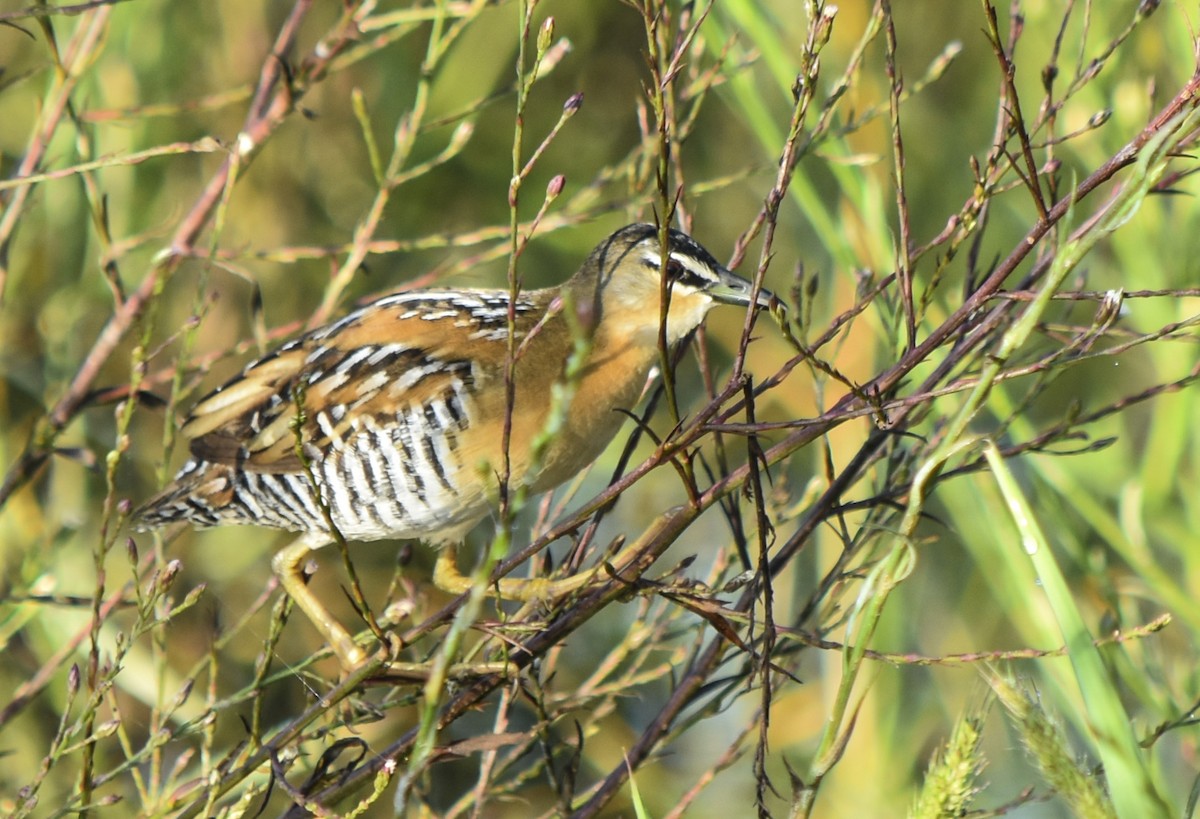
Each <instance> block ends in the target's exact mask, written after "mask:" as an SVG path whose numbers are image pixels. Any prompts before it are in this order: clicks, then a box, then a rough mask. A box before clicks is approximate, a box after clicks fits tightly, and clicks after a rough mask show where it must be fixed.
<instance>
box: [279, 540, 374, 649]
mask: <svg viewBox="0 0 1200 819" xmlns="http://www.w3.org/2000/svg"><path fill="white" fill-rule="evenodd" d="M321 545H323V544H321V543H313V542H312V541H311V540H309V539H308V538H304V537H302V538H299V539H297V540H296V541H294V542H293V543H291V544H290V545H288V546H286V547H285V548H283V549H282V550H280V551H279V552H277V553H276V555H275V557H274V559H273V560H272V561H271V566H272V568H274V569H275V574H276V575H277V576H278V577H279V582H280V583H281V584H282V585H283V590H284V591H285V592H287V594H288V596H289V597H291V598H292V600H293V601H294V602H295V604H296V605H297V606H299V607H300V610H301V611H303V612H304V614H305V615H306V616H307V617H308V619H309V620H310V621H312V624H313V625H314V626H316V627H317V631H319V632H321V636H322V637H324V638H325V642H326V643H328V644H329V647H330V648H332V649H333V653H334V654H336V655H337V658H338V660H339V661H340V662H341V664H342V668H344V669H346V670H350V669H352V668H355V667H357V666H358V665H360V664H361V663H362V661H363V660H365V659H366V657H367V655H366V652H364V651H363V650H362V649H361V648H359V647H358V645H356V644H355V642H354V638H353V637H351V636H350V632H348V631H346V629H344V628H343V627H342V625H341V624H340V623H338V621H337V620H335V619H333V615H332V614H330V613H329V610H328V609H327V608H325V607H324V606H323V605H321V601H320V600H318V599H317V596H316V595H315V594H313V593H312V591H311V590H310V589H309V588H308V585H307V584H306V583H305V582H304V561H305V560H306V559H307V558H308V554H309V552H311V551H313V550H314V549H316V548H319V547H320V546H321Z"/></svg>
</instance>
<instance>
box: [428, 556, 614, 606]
mask: <svg viewBox="0 0 1200 819" xmlns="http://www.w3.org/2000/svg"><path fill="white" fill-rule="evenodd" d="M596 573H597V569H589V570H588V571H585V572H580V573H579V574H577V575H575V576H573V577H564V578H562V579H560V580H550V579H548V578H544V577H534V578H530V579H520V578H508V577H502V578H500V580H499V581H497V582H496V583H494V584H492V585H489V586H488V593H489V594H495V595H496V596H497V597H499V598H500V599H502V600H519V601H521V602H530V601H537V600H548V599H550V598H552V597H561V596H563V595H564V594H570V593H571V592H573V591H576V590H577V589H581V588H583V587H584V586H586V585H587V584H588V583H590V582H592V580H593V579H594V578H595V577H596ZM433 585H435V586H437V587H438V588H439V589H441V590H442V591H444V592H449V593H450V594H466V593H467V592H469V591H470V590H471V585H472V584H471V578H469V577H467V576H466V575H464V574H462V572H460V571H459V570H458V546H457V545H455V544H448V545H446V546H444V547H442V549H441V551H440V553H439V554H438V559H437V563H435V564H434V566H433Z"/></svg>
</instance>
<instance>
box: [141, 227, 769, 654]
mask: <svg viewBox="0 0 1200 819" xmlns="http://www.w3.org/2000/svg"><path fill="white" fill-rule="evenodd" d="M662 236H663V234H662V233H661V232H660V230H659V228H658V227H657V226H655V225H651V224H631V225H627V226H625V227H622V228H620V229H619V230H617V231H616V232H614V233H613V234H611V235H610V236H609V237H608V238H606V239H604V240H603V241H602V242H600V244H599V245H597V246H596V248H595V249H594V250H593V251H592V252H591V254H590V255H589V256H588V257H587V259H586V260H585V261H584V263H583V264H582V266H581V267H580V268H579V270H578V271H577V272H576V273H575V274H574V275H573V276H571V277H570V278H569V279H568V280H567V281H566V282H564V283H562V284H560V285H558V286H554V287H548V288H544V289H531V290H518V292H517V293H516V294H515V296H514V295H513V294H512V293H511V292H510V291H508V290H486V289H468V288H461V289H418V290H411V291H405V292H400V293H397V294H392V295H387V296H384V297H382V298H379V299H377V300H375V301H372V302H369V303H367V304H366V305H364V306H362V307H359V308H358V309H355V310H353V311H352V312H350V313H348V314H347V315H345V316H344V317H342V318H340V319H338V320H336V321H333V322H332V323H330V324H327V325H325V326H322V327H319V328H317V329H314V330H311V331H309V332H306V333H304V334H303V335H301V336H299V337H298V338H296V339H294V340H292V341H289V342H287V343H285V344H283V345H282V346H280V347H278V348H277V349H275V350H273V351H271V352H268V353H267V354H266V355H264V356H263V357H261V358H259V359H257V360H255V361H252V362H251V363H249V364H247V365H246V366H245V368H244V369H243V370H242V371H241V372H240V373H239V374H237V375H236V376H234V377H233V378H231V379H230V380H229V381H228V382H226V383H225V384H224V385H222V386H220V387H218V388H217V389H215V390H213V391H212V392H211V393H209V394H208V395H206V396H205V397H203V398H202V399H200V400H199V401H198V402H197V403H196V404H195V406H194V407H193V408H192V409H191V411H190V413H189V414H188V415H187V417H186V418H185V420H184V422H183V424H182V428H181V433H182V435H183V437H184V438H186V439H188V441H189V443H188V448H189V456H190V457H189V458H188V460H187V462H186V463H185V464H184V465H183V467H182V468H181V469H180V470H179V472H178V474H176V475H175V477H174V479H173V480H172V481H171V482H170V483H169V484H168V485H167V486H166V487H165V488H164V489H163V490H162V491H161V492H159V493H158V494H157V495H155V496H154V497H152V498H151V499H150V500H148V501H147V502H146V503H145V504H144V505H142V506H141V507H140V508H139V509H137V510H136V511H135V512H134V514H133V518H134V522H135V528H137V529H140V530H143V531H144V530H149V529H154V528H159V527H163V526H167V525H170V524H175V523H177V522H189V523H191V524H192V525H194V526H196V527H197V528H206V527H214V526H223V525H230V524H251V525H256V526H263V527H270V528H274V529H282V530H288V531H292V532H297V533H299V536H298V538H297V539H296V540H295V541H294V542H292V543H291V544H290V545H288V546H286V547H285V548H283V549H282V550H280V551H279V552H278V553H277V554H276V555H275V557H274V559H273V562H272V565H273V568H274V571H275V573H276V574H277V575H278V577H279V580H280V583H281V585H282V586H283V589H284V591H285V592H286V593H287V594H288V595H289V596H290V597H291V598H292V600H293V601H294V602H295V603H296V605H297V606H299V608H300V609H301V610H302V611H303V612H304V613H305V615H307V617H308V619H309V620H310V621H311V622H312V623H313V625H314V626H315V627H316V629H317V630H318V631H319V632H320V633H321V636H322V637H323V638H324V640H325V641H326V643H327V644H328V645H329V646H330V648H332V650H333V652H334V654H335V655H336V656H337V658H338V660H339V661H340V663H341V665H342V666H343V668H344V669H347V670H350V669H353V668H355V667H357V666H359V665H360V664H361V663H362V662H363V661H364V660H365V659H366V657H367V655H366V653H365V651H364V650H363V649H362V648H361V647H360V646H359V645H358V644H357V643H356V642H355V640H354V638H353V637H351V635H350V634H349V632H348V631H347V630H346V629H345V628H344V627H343V626H342V625H341V624H340V623H338V622H337V621H336V619H335V618H334V617H333V615H332V614H331V613H330V612H329V611H328V610H327V609H326V608H325V606H324V605H323V604H322V603H321V601H320V600H319V599H318V598H317V596H316V595H315V594H314V593H313V592H312V591H311V590H310V589H309V588H308V586H307V585H306V583H305V576H304V565H305V563H306V561H307V559H308V556H309V554H310V553H311V552H312V551H313V550H315V549H318V548H320V547H322V546H325V545H328V544H330V543H333V542H335V541H336V539H337V537H338V536H339V535H340V537H341V538H342V539H344V540H345V541H374V540H382V539H389V540H410V539H411V540H422V541H425V542H427V543H430V544H431V545H434V546H437V547H440V548H441V551H440V554H439V556H438V559H437V561H436V564H435V568H434V572H433V578H432V580H433V582H434V584H435V585H436V586H438V587H440V588H442V589H443V590H445V591H449V592H453V593H462V592H464V591H466V590H467V589H469V587H470V581H469V580H468V579H467V578H466V577H464V576H463V575H462V574H460V573H459V571H458V568H457V563H456V560H457V555H456V547H457V545H458V544H459V543H460V542H461V541H462V540H463V539H464V538H465V536H466V535H467V533H468V532H469V531H470V530H471V529H472V528H474V527H475V525H476V524H477V523H479V522H480V521H481V520H483V519H484V518H486V517H487V516H488V515H489V514H491V513H492V512H493V504H494V502H495V501H494V499H495V497H496V495H497V492H498V481H499V478H498V474H499V471H500V469H501V465H502V464H503V463H504V461H505V457H504V456H505V453H504V451H503V442H504V440H505V434H504V425H505V422H506V418H511V427H510V433H509V435H508V453H507V454H508V459H507V466H508V485H509V486H513V487H524V488H526V489H528V490H529V491H530V492H532V493H540V492H545V491H548V490H551V489H553V488H554V487H556V486H558V485H559V484H561V483H563V482H564V481H566V480H568V479H570V478H571V477H573V476H574V475H575V474H577V473H578V472H580V471H581V470H582V469H584V468H585V467H586V466H588V465H589V464H590V463H591V462H592V461H594V460H595V459H596V458H597V457H598V456H599V455H600V454H601V452H602V451H603V450H604V448H605V447H606V445H607V444H608V443H609V442H610V441H611V440H612V439H613V438H614V437H615V436H616V434H617V432H618V431H619V428H620V426H621V424H622V422H623V420H624V417H625V413H626V412H628V411H630V410H632V409H633V407H634V406H635V405H636V403H637V401H638V399H639V397H640V395H641V393H642V391H643V389H644V386H645V384H646V382H647V379H648V378H649V377H650V374H651V371H652V370H653V368H654V367H655V366H656V365H657V364H658V362H659V361H660V332H661V335H662V337H665V341H666V343H667V345H669V346H672V347H673V346H676V345H678V344H679V343H680V342H681V341H683V340H684V339H685V338H687V337H689V336H690V334H691V333H692V332H693V331H694V330H695V329H696V328H697V327H698V326H699V325H700V324H701V322H702V321H703V320H704V318H705V316H706V315H707V313H708V312H709V310H710V308H712V307H713V306H715V305H718V304H729V305H740V306H744V307H747V308H749V309H752V310H754V309H757V308H764V307H769V306H770V305H771V304H772V303H773V302H775V300H774V297H773V296H772V294H771V293H770V292H769V291H767V290H766V289H764V288H761V287H759V288H755V287H754V286H753V285H752V284H751V283H750V282H749V281H747V280H746V279H744V278H742V277H740V276H738V275H736V274H734V273H733V272H731V271H730V270H728V269H726V268H725V267H724V266H723V265H721V264H720V263H719V262H717V260H716V259H715V258H713V256H712V254H710V253H709V252H708V251H707V250H705V249H704V248H703V247H702V246H701V245H700V244H699V243H697V242H696V241H695V240H694V239H692V238H691V237H690V236H688V235H687V234H685V233H683V232H681V231H679V230H676V229H674V228H669V229H667V231H666V234H665V237H666V240H667V241H666V244H665V245H664V244H662V243H661V241H660V240H661V238H662ZM664 275H665V285H666V286H665V287H664V283H663V276H664ZM664 293H665V294H666V298H667V305H668V309H667V310H666V312H665V324H664V321H663V316H664V313H663V311H662V309H661V303H662V299H663V294H664ZM775 303H777V302H775ZM510 322H511V325H510ZM510 333H511V340H510ZM509 362H512V368H511V386H512V392H511V398H510V397H509V396H510V393H509V389H508V385H509V381H508V379H509V376H507V375H506V370H507V364H508V363H509ZM510 401H511V409H510ZM556 406H557V408H556ZM551 425H553V428H552V429H551V428H550V427H551ZM538 440H541V442H542V443H541V444H540V445H535V443H534V442H535V441H538ZM335 529H336V534H335V531H334V530H335ZM591 578H592V574H591V573H586V572H585V573H580V574H579V575H575V576H573V577H568V578H565V579H562V580H559V581H556V582H553V583H552V582H548V581H543V582H541V583H540V584H539V583H537V582H535V581H522V580H511V579H503V580H502V581H501V582H500V583H499V584H494V585H493V587H492V593H493V594H497V595H498V596H500V597H505V598H509V599H518V600H530V599H542V598H543V597H544V596H545V597H549V596H560V595H561V594H564V593H567V592H569V591H572V590H574V589H577V588H580V587H581V586H583V585H585V584H586V583H587V582H589V581H590V580H591Z"/></svg>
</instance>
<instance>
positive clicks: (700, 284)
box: [667, 257, 712, 290]
mask: <svg viewBox="0 0 1200 819" xmlns="http://www.w3.org/2000/svg"><path fill="white" fill-rule="evenodd" d="M667 276H669V277H670V278H671V281H673V282H675V283H676V284H682V285H684V286H685V287H694V288H695V289H697V290H705V289H707V288H708V287H710V286H711V285H712V282H711V281H710V280H709V279H708V278H707V277H705V276H703V275H701V274H699V273H697V272H696V271H695V270H693V269H692V268H690V267H688V266H686V265H685V264H684V263H683V262H681V261H679V260H678V259H676V258H674V257H672V258H670V259H668V260H667Z"/></svg>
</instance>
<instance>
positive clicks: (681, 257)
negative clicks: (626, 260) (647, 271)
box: [642, 248, 718, 282]
mask: <svg viewBox="0 0 1200 819" xmlns="http://www.w3.org/2000/svg"><path fill="white" fill-rule="evenodd" d="M671 258H672V259H673V260H675V261H677V262H679V264H680V265H681V266H682V267H683V268H684V269H685V270H687V271H688V272H689V273H691V274H692V275H694V276H698V277H699V278H701V279H704V280H705V281H707V282H716V281H718V278H717V274H716V273H715V272H713V270H712V268H710V267H709V266H708V265H706V264H704V263H703V262H701V261H700V260H698V259H696V258H695V257H694V256H689V255H687V254H686V253H675V252H672V253H671ZM642 261H643V262H645V263H646V264H647V265H649V266H650V267H659V268H661V267H662V256H660V255H659V254H658V252H657V251H654V250H650V249H649V248H647V249H646V250H643V251H642Z"/></svg>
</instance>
